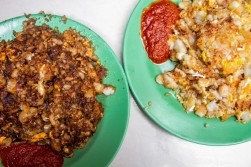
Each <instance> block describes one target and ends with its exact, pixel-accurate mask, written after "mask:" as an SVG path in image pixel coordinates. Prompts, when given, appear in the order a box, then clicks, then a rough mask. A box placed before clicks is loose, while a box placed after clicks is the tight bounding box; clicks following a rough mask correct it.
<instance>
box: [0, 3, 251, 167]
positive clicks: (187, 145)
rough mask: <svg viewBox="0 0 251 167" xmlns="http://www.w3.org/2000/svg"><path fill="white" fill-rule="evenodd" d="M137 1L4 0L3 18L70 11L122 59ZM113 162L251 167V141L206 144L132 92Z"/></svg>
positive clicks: (144, 166)
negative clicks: (177, 131) (162, 119)
mask: <svg viewBox="0 0 251 167" xmlns="http://www.w3.org/2000/svg"><path fill="white" fill-rule="evenodd" d="M136 4H137V0H0V21H3V20H6V19H8V18H11V17H15V16H19V15H22V14H23V13H38V12H39V11H41V10H43V11H45V12H46V13H51V14H58V15H66V16H67V17H69V18H72V19H74V20H76V21H79V22H81V23H83V24H85V25H87V26H88V27H90V28H91V29H92V30H94V31H95V32H96V33H98V34H99V35H100V36H101V37H102V38H103V39H104V40H105V41H106V42H107V43H108V44H109V45H110V46H111V48H112V49H113V50H114V52H115V53H116V55H117V56H118V58H119V59H120V61H121V59H122V41H123V35H124V31H125V27H126V24H127V21H128V18H129V16H130V13H131V12H132V11H133V9H134V7H135V6H136ZM250 133H251V129H250ZM110 166H111V167H251V142H247V143H243V144H238V145H233V146H220V147H215V146H204V145H198V144H194V143H191V142H187V141H184V140H182V139H179V138H177V137H175V136H173V135H171V134H169V133H168V132H166V131H164V130H162V129H161V128H159V127H158V126H157V125H156V124H154V123H153V122H152V121H151V120H150V119H149V118H148V117H147V116H146V115H145V114H144V113H143V112H142V111H141V110H140V109H139V107H138V106H137V104H136V103H135V101H134V100H133V98H132V97H131V112H130V121H129V127H128V131H127V134H126V137H125V140H124V142H123V145H122V147H121V149H120V151H119V153H118V154H117V156H116V158H115V159H114V161H113V162H112V163H111V165H110Z"/></svg>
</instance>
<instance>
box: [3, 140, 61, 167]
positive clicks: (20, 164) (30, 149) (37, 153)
mask: <svg viewBox="0 0 251 167" xmlns="http://www.w3.org/2000/svg"><path fill="white" fill-rule="evenodd" d="M0 157H1V160H2V164H3V166H4V167H62V165H63V162H64V158H63V157H62V156H61V155H59V154H57V153H56V152H54V151H53V150H52V149H51V148H49V147H48V146H43V145H32V144H25V143H22V144H13V145H11V146H8V147H5V148H2V149H1V150H0Z"/></svg>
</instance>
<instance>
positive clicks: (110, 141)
mask: <svg viewBox="0 0 251 167" xmlns="http://www.w3.org/2000/svg"><path fill="white" fill-rule="evenodd" d="M31 17H32V18H36V19H37V24H38V25H41V24H42V23H46V24H48V25H49V26H50V27H52V28H54V27H56V26H57V27H58V30H59V31H60V32H62V31H64V30H66V29H69V28H70V27H72V28H74V29H76V30H77V31H79V32H80V33H81V34H82V35H84V36H86V37H87V38H88V39H90V40H91V41H92V42H93V45H94V47H95V49H96V51H95V53H96V54H97V55H98V57H99V59H100V61H101V63H102V64H103V65H104V66H105V67H106V68H107V69H108V77H106V78H105V80H104V82H105V83H107V84H110V85H113V86H115V87H116V92H115V94H113V95H112V96H108V97H106V96H104V95H101V96H99V97H98V99H99V101H101V102H102V104H103V106H104V109H105V115H104V117H103V119H102V120H101V122H100V123H99V125H98V128H97V132H96V133H95V134H94V136H93V137H92V138H91V140H90V141H89V142H88V143H87V145H86V147H85V148H83V149H80V150H76V151H75V155H74V157H72V158H65V162H64V166H67V167H80V166H85V167H96V166H97V167H101V166H108V165H109V164H110V163H111V161H112V160H113V158H114V157H115V155H116V153H117V152H118V150H119V148H120V145H121V144H122V141H123V138H124V135H125V132H126V129H127V124H128V119H129V89H128V85H127V81H126V78H125V75H124V72H123V69H122V67H121V65H120V63H119V61H118V59H117V57H116V56H115V54H114V53H113V51H112V50H111V48H110V47H109V46H108V45H107V44H106V43H105V41H103V40H102V39H101V38H100V37H99V36H98V35H97V34H96V33H94V32H93V31H92V30H90V29H89V28H87V27H86V26H84V25H82V24H80V23H78V22H76V21H73V20H71V19H67V22H66V24H64V22H63V21H61V17H59V16H52V18H51V20H50V21H49V22H47V21H46V18H48V16H47V15H42V14H35V15H32V16H31ZM24 20H26V18H25V17H24V16H20V17H16V18H13V19H10V20H6V21H4V22H1V23H0V40H2V39H5V40H11V39H13V38H14V36H13V30H15V31H21V30H22V27H23V26H22V22H23V21H24ZM0 166H1V165H0Z"/></svg>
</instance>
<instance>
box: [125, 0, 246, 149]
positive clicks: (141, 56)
mask: <svg viewBox="0 0 251 167" xmlns="http://www.w3.org/2000/svg"><path fill="white" fill-rule="evenodd" d="M152 2H154V0H141V1H139V3H138V5H137V6H136V8H135V10H134V11H133V13H132V15H131V17H130V20H129V22H128V25H127V29H126V32H125V37H124V44H123V63H124V68H125V72H126V74H127V79H128V82H129V85H130V88H131V90H132V92H133V94H134V97H135V99H136V101H137V102H138V104H139V106H140V107H141V109H142V110H143V111H144V112H145V113H146V114H147V115H148V116H149V117H150V118H151V119H152V120H153V121H154V122H156V123H157V124H158V125H159V126H161V127H162V128H163V129H165V130H167V131H168V132H170V133H172V134H174V135H175V136H178V137H180V138H183V139H185V140H188V141H191V142H194V143H199V144H205V145H231V144H237V143H242V142H245V141H248V140H250V139H251V123H247V124H242V123H237V122H236V121H234V120H235V118H230V119H229V120H227V121H225V122H221V121H220V120H219V119H216V118H215V119H206V118H200V117H198V116H196V115H195V114H194V113H189V114H187V113H186V112H185V111H184V109H183V107H182V105H181V104H180V103H179V102H178V101H177V99H176V98H175V96H174V95H173V92H172V91H171V90H168V89H165V88H164V87H163V86H162V85H159V84H157V83H156V82H155V77H156V76H157V75H158V74H160V73H161V72H162V71H164V70H170V69H172V68H173V67H174V64H173V63H171V62H170V61H168V62H166V63H164V64H161V65H156V64H153V63H152V62H151V61H150V60H149V59H148V57H147V53H146V51H145V49H144V46H143V43H142V40H141V37H140V21H141V14H142V11H143V9H144V8H146V7H147V6H149V5H150V4H151V3H152ZM175 2H179V1H178V0H176V1H175ZM167 92H170V93H172V95H171V96H166V95H165V94H166V93H167ZM205 125H207V126H208V127H205Z"/></svg>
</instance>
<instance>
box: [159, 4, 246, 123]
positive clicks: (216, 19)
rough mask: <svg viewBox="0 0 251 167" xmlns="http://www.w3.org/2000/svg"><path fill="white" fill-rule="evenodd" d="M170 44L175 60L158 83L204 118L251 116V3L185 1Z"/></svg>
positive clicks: (187, 109)
mask: <svg viewBox="0 0 251 167" xmlns="http://www.w3.org/2000/svg"><path fill="white" fill-rule="evenodd" d="M179 8H180V9H181V12H180V16H181V19H180V20H179V21H178V22H177V24H176V26H175V27H174V28H173V31H174V34H173V35H172V36H171V37H170V40H169V41H168V42H169V46H171V47H170V50H171V60H173V61H176V62H177V65H176V67H175V69H174V70H173V71H165V72H164V73H163V74H160V75H158V76H157V77H156V82H157V83H159V84H162V85H164V86H165V87H167V88H171V89H173V90H175V92H176V96H177V98H178V100H179V101H180V102H181V103H182V104H183V106H184V108H185V110H186V111H187V112H191V111H194V112H195V113H196V114H197V115H198V116H200V117H207V118H215V117H220V118H221V119H222V120H227V119H228V118H229V117H231V116H236V117H237V120H238V121H242V122H244V123H245V122H247V121H249V120H250V119H251V63H250V62H251V57H250V53H251V47H250V43H251V31H250V30H251V6H250V4H248V3H247V1H245V0H228V1H226V0H223V1H222V0H221V1H215V0H209V1H208V0H193V1H190V0H183V1H182V2H181V3H179Z"/></svg>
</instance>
